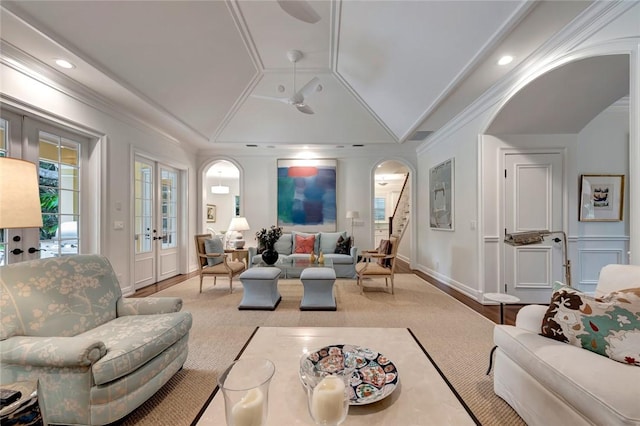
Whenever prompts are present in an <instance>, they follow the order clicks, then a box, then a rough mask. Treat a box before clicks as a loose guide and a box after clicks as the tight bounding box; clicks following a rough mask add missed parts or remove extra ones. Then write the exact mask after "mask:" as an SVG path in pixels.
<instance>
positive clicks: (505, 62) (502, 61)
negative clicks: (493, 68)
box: [498, 55, 513, 65]
mask: <svg viewBox="0 0 640 426" xmlns="http://www.w3.org/2000/svg"><path fill="white" fill-rule="evenodd" d="M512 61H513V56H511V55H504V56H503V57H502V58H500V59H499V60H498V65H508V64H510V63H511V62H512Z"/></svg>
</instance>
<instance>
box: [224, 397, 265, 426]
mask: <svg viewBox="0 0 640 426" xmlns="http://www.w3.org/2000/svg"><path fill="white" fill-rule="evenodd" d="M263 402H264V396H263V395H262V392H261V391H260V389H258V388H254V389H251V390H249V391H248V392H247V394H246V395H245V396H244V397H243V398H242V399H241V400H240V401H238V402H237V403H236V404H235V405H234V406H233V408H232V409H231V417H232V418H233V423H232V424H233V425H234V426H261V425H262V404H263Z"/></svg>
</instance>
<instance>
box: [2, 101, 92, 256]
mask: <svg viewBox="0 0 640 426" xmlns="http://www.w3.org/2000/svg"><path fill="white" fill-rule="evenodd" d="M89 143H90V141H89V139H88V138H86V137H84V136H81V135H77V134H74V133H71V132H68V131H66V130H63V129H60V128H58V127H56V126H53V125H50V124H46V123H43V122H40V121H38V120H34V119H32V118H29V117H26V116H23V115H20V114H18V113H13V112H11V111H7V110H2V111H1V112H0V156H3V157H4V156H6V157H13V158H20V159H23V160H26V161H30V162H32V163H34V164H37V165H38V181H39V186H40V206H41V210H42V221H43V226H42V228H20V229H5V230H0V265H4V264H10V263H15V262H20V261H24V260H31V259H38V258H47V257H58V256H64V255H69V254H77V253H81V251H80V250H81V245H82V235H81V232H80V229H81V227H80V224H81V221H82V219H81V218H82V212H81V189H80V188H81V184H80V182H81V170H82V168H81V166H82V163H83V161H85V159H83V156H82V154H83V151H88V150H89V149H88V147H89ZM83 147H86V148H87V149H85V150H83V149H82V148H83Z"/></svg>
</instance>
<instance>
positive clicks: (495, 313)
mask: <svg viewBox="0 0 640 426" xmlns="http://www.w3.org/2000/svg"><path fill="white" fill-rule="evenodd" d="M396 272H398V273H414V274H416V275H417V276H419V277H420V278H422V279H423V280H425V281H427V282H428V283H430V284H431V285H433V286H434V287H437V288H439V289H440V290H442V291H443V292H445V293H447V294H448V295H450V296H452V297H454V298H455V299H457V300H459V301H460V302H462V303H464V304H465V305H467V306H469V307H470V308H471V309H473V310H474V311H476V312H478V313H479V314H481V315H484V316H485V317H486V318H488V319H490V320H491V321H493V322H495V323H498V322H500V308H499V306H498V305H483V304H481V303H478V302H476V301H475V300H473V299H471V298H470V297H468V296H466V295H464V294H462V293H460V292H459V291H457V290H454V289H452V288H451V287H449V286H446V285H444V284H443V283H441V282H439V281H437V280H435V279H434V278H432V277H429V276H427V275H426V274H424V273H422V272H420V271H414V270H411V269H410V268H409V265H408V264H407V263H405V262H402V261H398V264H397V265H396ZM197 276H198V272H192V273H190V274H186V275H178V276H175V277H172V278H169V279H166V280H164V281H160V282H159V283H156V284H152V285H150V286H147V287H145V288H142V289H140V290H138V291H136V292H135V294H134V295H133V296H132V297H147V296H150V295H152V294H154V293H157V292H159V291H161V290H164V289H165V288H169V287H171V286H173V285H176V284H179V283H181V282H183V281H185V280H187V279H189V278H191V277H197ZM522 306H523V305H505V307H504V322H505V324H512V325H513V324H514V323H515V320H516V314H517V313H518V311H519V310H520V308H521V307H522Z"/></svg>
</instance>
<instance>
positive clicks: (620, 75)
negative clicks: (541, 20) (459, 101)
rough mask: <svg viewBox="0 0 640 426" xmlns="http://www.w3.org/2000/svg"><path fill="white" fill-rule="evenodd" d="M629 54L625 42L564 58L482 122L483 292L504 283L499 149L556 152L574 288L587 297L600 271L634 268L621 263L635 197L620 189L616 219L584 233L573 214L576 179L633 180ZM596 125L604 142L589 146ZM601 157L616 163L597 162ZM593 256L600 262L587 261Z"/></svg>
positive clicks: (517, 88)
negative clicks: (610, 266)
mask: <svg viewBox="0 0 640 426" xmlns="http://www.w3.org/2000/svg"><path fill="white" fill-rule="evenodd" d="M637 55H638V52H637V43H636V47H635V48H634V47H633V43H627V44H626V45H625V44H624V43H623V44H620V43H616V44H615V46H612V45H611V44H609V45H606V46H596V47H590V48H589V49H584V50H583V51H581V52H572V53H571V54H570V55H566V56H564V57H562V58H558V59H557V60H555V61H550V62H548V63H547V64H546V66H545V67H544V68H541V69H540V70H538V72H536V73H532V74H530V75H529V76H528V77H527V78H526V79H523V80H522V81H521V82H520V84H516V85H514V88H513V89H512V90H511V92H510V93H509V94H508V96H505V98H504V99H503V100H502V101H501V102H500V104H499V105H497V107H496V108H495V110H494V112H493V114H491V115H490V117H489V119H488V120H487V124H486V126H485V131H484V133H483V134H482V135H481V136H480V141H481V144H482V146H481V151H482V153H483V154H482V156H481V158H482V160H481V162H482V164H481V167H480V169H479V170H480V171H479V172H480V182H481V188H482V191H481V193H482V196H481V197H480V199H481V200H480V205H479V212H481V217H482V218H483V220H482V221H481V223H482V229H481V232H482V236H483V239H482V242H481V257H482V259H483V261H482V262H481V264H482V265H483V269H484V271H483V272H484V273H483V276H484V288H485V291H488V292H490V291H496V290H501V289H498V288H497V286H498V284H495V283H504V282H505V277H504V276H503V272H504V271H503V269H504V265H503V263H502V261H503V244H502V238H503V237H504V235H503V233H504V230H503V225H504V221H503V218H500V217H498V215H496V211H499V212H501V215H502V211H503V210H504V205H503V204H502V203H503V201H504V200H503V198H502V197H503V194H501V193H500V191H502V190H503V188H502V186H501V182H503V181H504V175H503V172H502V170H501V169H500V168H499V167H497V166H500V164H497V163H498V162H499V160H498V158H499V157H500V156H501V155H502V152H503V151H504V150H516V151H517V150H522V151H523V152H524V151H526V150H535V149H538V150H539V149H547V148H555V149H560V150H564V151H563V152H564V157H565V158H564V166H563V167H564V170H563V172H564V175H565V177H564V188H563V206H562V208H563V224H564V225H563V229H564V230H565V232H567V234H568V240H569V250H568V254H569V258H570V259H571V260H572V264H573V272H574V277H573V284H574V286H576V287H580V288H582V289H583V290H586V291H591V290H593V289H594V288H595V285H596V284H597V280H598V273H599V270H600V266H601V264H607V263H628V262H630V263H634V262H633V261H632V259H630V258H629V256H628V253H629V251H630V248H632V247H633V245H634V241H633V240H631V239H630V235H633V233H632V232H631V229H634V227H635V229H638V225H639V224H637V223H634V219H633V216H634V215H633V214H630V212H631V211H632V210H631V209H630V207H629V206H630V204H631V205H632V203H630V202H629V201H631V200H632V199H634V198H638V197H640V193H639V191H638V190H635V192H634V193H630V192H629V187H628V186H627V188H626V190H625V192H626V193H625V194H624V203H625V214H624V220H623V221H622V222H619V223H617V224H612V223H609V224H603V223H597V224H589V225H588V226H585V223H584V222H580V221H579V220H578V213H577V211H578V210H577V208H578V203H579V200H578V199H579V194H578V193H579V180H580V175H581V174H592V173H594V174H625V179H626V181H627V182H629V179H633V176H631V175H633V174H637V167H638V164H637V160H638V159H637V158H636V159H634V156H635V155H634V154H633V153H634V152H637V150H638V146H639V145H640V141H639V136H638V134H637V132H638V126H637V123H634V120H636V121H637V120H638V119H637V117H638V115H637V114H638V99H637V93H636V92H637V91H636V92H634V87H637V84H638V77H637V76H635V77H634V69H636V66H637V65H636V63H637V61H638V59H637ZM634 117H635V118H634ZM607 120H609V121H607ZM603 126H611V127H610V129H609V130H612V131H610V132H608V133H607V132H605V133H604V134H608V135H611V137H610V138H609V137H603V138H601V139H602V140H601V143H597V142H594V140H593V134H597V133H598V132H602V128H603ZM598 127H600V129H598ZM613 145H615V148H614V147H613ZM603 152H605V153H606V152H608V153H614V154H611V155H612V156H616V155H617V156H618V157H620V158H617V159H612V161H601V159H602V153H603ZM590 153H591V154H590ZM604 157H605V158H606V155H605V156H604ZM630 163H631V165H630V166H629V164H630ZM634 163H635V164H634ZM621 167H622V168H621ZM607 172H608V173H607ZM636 216H637V214H636ZM636 221H637V219H636ZM637 243H638V242H635V244H637ZM593 253H600V254H602V256H601V257H600V258H599V259H594V257H593ZM594 260H595V261H594ZM635 263H638V257H636V260H635ZM589 265H591V266H589ZM491 271H493V272H491Z"/></svg>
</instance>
